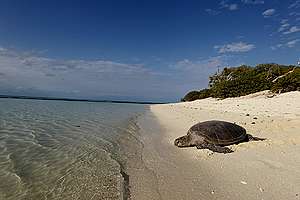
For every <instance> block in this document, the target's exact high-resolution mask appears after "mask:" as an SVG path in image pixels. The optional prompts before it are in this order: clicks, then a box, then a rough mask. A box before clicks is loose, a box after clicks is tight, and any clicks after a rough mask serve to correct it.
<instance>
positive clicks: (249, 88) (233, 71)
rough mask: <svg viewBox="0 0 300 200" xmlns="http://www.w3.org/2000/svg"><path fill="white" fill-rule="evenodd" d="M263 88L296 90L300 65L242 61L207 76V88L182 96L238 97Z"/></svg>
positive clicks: (187, 98)
mask: <svg viewBox="0 0 300 200" xmlns="http://www.w3.org/2000/svg"><path fill="white" fill-rule="evenodd" d="M263 90H271V91H272V92H289V91H295V90H298V91H299V90H300V67H296V66H284V65H278V64H259V65H257V66H256V67H251V66H246V65H242V66H240V67H231V68H224V69H223V71H222V72H220V73H215V74H214V75H212V76H210V77H209V88H208V89H203V90H200V91H192V92H189V93H188V94H187V95H186V96H185V97H184V98H183V99H182V100H183V101H194V100H196V99H203V98H207V97H215V98H227V97H238V96H243V95H248V94H251V93H255V92H259V91H263Z"/></svg>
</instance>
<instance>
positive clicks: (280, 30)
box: [278, 23, 290, 32]
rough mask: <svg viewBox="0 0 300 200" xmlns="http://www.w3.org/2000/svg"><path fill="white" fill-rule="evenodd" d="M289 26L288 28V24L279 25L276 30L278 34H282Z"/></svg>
mask: <svg viewBox="0 0 300 200" xmlns="http://www.w3.org/2000/svg"><path fill="white" fill-rule="evenodd" d="M289 26H290V24H288V23H286V24H281V25H280V27H279V29H278V32H282V31H284V30H286V29H287V28H288V27H289Z"/></svg>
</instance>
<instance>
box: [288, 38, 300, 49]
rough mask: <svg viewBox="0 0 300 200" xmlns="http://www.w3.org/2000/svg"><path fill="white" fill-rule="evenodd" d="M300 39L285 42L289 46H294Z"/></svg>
mask: <svg viewBox="0 0 300 200" xmlns="http://www.w3.org/2000/svg"><path fill="white" fill-rule="evenodd" d="M299 41H300V39H296V40H292V41H289V42H287V43H286V46H287V47H289V48H292V47H294V46H295V45H296V44H297V43H298V42H299Z"/></svg>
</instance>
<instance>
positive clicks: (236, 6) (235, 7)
mask: <svg viewBox="0 0 300 200" xmlns="http://www.w3.org/2000/svg"><path fill="white" fill-rule="evenodd" d="M228 9H229V10H237V9H238V5H237V4H230V5H229V7H228Z"/></svg>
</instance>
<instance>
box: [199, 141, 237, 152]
mask: <svg viewBox="0 0 300 200" xmlns="http://www.w3.org/2000/svg"><path fill="white" fill-rule="evenodd" d="M197 149H209V150H211V151H213V152H217V153H232V152H233V151H232V150H231V149H229V148H228V147H221V146H217V145H214V144H207V143H204V144H201V145H197Z"/></svg>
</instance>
